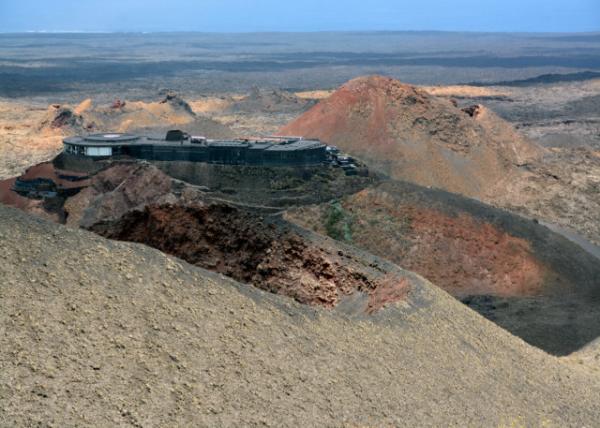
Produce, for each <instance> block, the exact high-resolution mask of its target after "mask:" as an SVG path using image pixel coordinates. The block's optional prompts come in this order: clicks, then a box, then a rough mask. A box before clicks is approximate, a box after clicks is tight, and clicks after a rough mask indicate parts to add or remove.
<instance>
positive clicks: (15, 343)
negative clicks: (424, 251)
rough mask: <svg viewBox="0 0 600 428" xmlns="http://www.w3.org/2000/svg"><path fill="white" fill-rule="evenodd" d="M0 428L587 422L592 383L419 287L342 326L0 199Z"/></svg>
mask: <svg viewBox="0 0 600 428" xmlns="http://www.w3.org/2000/svg"><path fill="white" fill-rule="evenodd" d="M0 254H1V256H2V257H0V271H1V272H2V277H3V283H2V288H1V289H0V290H1V294H0V305H1V307H0V309H1V310H0V325H1V326H2V330H1V331H2V334H1V335H0V367H1V370H0V391H1V393H0V415H1V416H0V422H1V423H2V424H3V425H12V426H14V425H18V426H23V425H34V424H37V423H39V424H42V425H43V424H53V425H60V426H73V425H78V426H82V425H88V426H89V425H94V426H98V425H104V426H107V425H135V426H146V425H152V426H173V425H204V426H239V425H240V424H245V425H258V424H266V425H277V426H298V425H304V426H308V425H312V426H314V425H321V426H322V425H328V426H333V425H343V424H349V425H413V426H415V425H419V426H427V425H435V426H440V425H445V426H448V425H461V426H464V425H479V426H481V425H485V426H492V425H510V424H516V423H518V424H525V425H541V424H546V425H548V426H553V425H555V426H581V425H590V426H591V425H593V424H595V423H596V421H597V416H598V414H600V404H599V403H598V401H597V399H596V397H597V396H598V394H600V377H598V376H596V375H591V374H590V373H587V372H585V371H584V369H583V368H581V367H577V366H572V365H569V364H566V363H563V362H562V361H560V360H559V359H556V358H553V357H550V356H548V355H546V354H544V353H543V352H541V351H539V350H537V349H534V348H531V347H529V346H527V345H526V344H525V343H523V342H522V341H520V340H519V339H516V338H514V337H513V336H511V335H509V334H508V333H506V332H505V331H503V330H501V329H499V328H497V327H496V326H494V325H493V324H492V323H490V322H487V321H486V320H484V319H483V318H481V317H479V316H477V315H476V314H475V313H474V312H472V311H470V310H469V309H468V308H466V307H464V306H463V305H461V304H460V303H458V302H456V301H455V300H454V299H452V298H451V297H450V296H448V295H446V294H445V293H444V292H442V291H440V290H438V289H436V288H435V287H433V286H431V285H430V284H429V283H427V282H425V281H421V285H422V289H423V296H422V298H425V299H426V300H427V301H429V304H427V305H421V306H420V307H415V306H412V308H411V307H409V306H407V305H404V306H396V307H392V308H389V309H386V310H383V311H381V312H379V313H378V314H376V315H375V316H374V317H372V318H363V319H358V320H357V319H349V318H347V317H345V316H343V315H340V314H338V313H335V312H330V311H326V310H319V309H311V308H309V307H306V306H302V305H300V304H297V303H294V302H293V301H291V300H289V299H285V298H281V297H277V296H273V295H270V294H267V293H263V292H260V291H259V290H256V289H253V288H250V287H244V286H241V285H239V284H237V283H234V282H233V281H231V280H227V279H225V278H223V277H220V276H215V275H214V274H210V273H208V272H207V271H205V270H202V269H200V268H196V267H193V266H190V265H187V264H185V263H183V262H180V261H178V260H176V259H173V258H169V257H167V256H165V255H163V254H162V253H160V252H158V251H156V250H152V249H150V248H147V247H143V246H139V245H132V244H124V243H117V242H112V241H108V240H105V239H103V238H100V237H98V236H95V235H93V234H90V233H88V232H84V231H81V230H70V229H67V228H64V227H62V226H57V225H54V224H51V223H48V222H44V221H42V220H35V219H33V218H31V217H28V216H26V215H25V214H22V213H20V212H18V211H16V210H13V209H9V208H5V207H1V206H0Z"/></svg>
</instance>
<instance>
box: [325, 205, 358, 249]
mask: <svg viewBox="0 0 600 428" xmlns="http://www.w3.org/2000/svg"><path fill="white" fill-rule="evenodd" d="M353 223H354V216H353V215H352V214H350V213H348V212H347V211H346V210H345V209H344V207H343V206H342V204H341V203H340V201H333V202H331V204H330V205H329V207H328V208H327V210H326V211H325V215H324V220H323V224H324V225H325V230H326V231H327V235H328V236H329V237H331V238H333V239H336V240H338V241H344V242H352V224H353Z"/></svg>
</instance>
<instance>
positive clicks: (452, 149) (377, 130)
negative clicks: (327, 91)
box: [280, 76, 542, 197]
mask: <svg viewBox="0 0 600 428" xmlns="http://www.w3.org/2000/svg"><path fill="white" fill-rule="evenodd" d="M280 132H281V134H285V135H304V136H306V137H314V138H320V139H321V140H323V141H325V142H327V143H329V144H334V145H337V146H338V147H340V148H341V149H342V150H344V151H347V152H349V153H351V154H354V155H356V156H359V157H361V158H362V159H364V160H365V161H367V162H369V163H370V164H371V165H373V166H375V167H377V168H379V169H382V170H383V171H385V172H386V173H388V174H389V175H391V176H392V177H393V178H398V179H404V180H408V181H412V182H415V183H417V184H421V185H425V186H434V187H438V188H442V189H446V190H449V191H452V192H456V193H462V194H465V195H468V196H473V197H482V196H483V195H485V194H487V193H489V192H490V189H492V188H493V187H494V186H495V185H496V184H497V183H498V182H499V181H502V180H505V179H507V178H508V177H511V176H515V175H517V174H519V171H518V166H519V165H522V164H525V163H527V162H528V161H530V160H531V159H535V158H537V157H539V156H540V155H541V153H542V149H541V148H540V147H538V146H537V145H536V144H535V143H533V142H531V141H528V140H526V139H525V138H524V137H522V136H521V135H519V134H518V133H517V132H516V131H515V130H514V129H513V128H512V126H511V125H509V124H508V123H507V122H505V121H503V120H502V119H500V118H499V117H497V116H496V115H495V114H494V113H492V112H491V111H490V110H488V109H486V108H485V107H483V106H473V107H471V108H468V109H460V108H458V107H457V106H456V105H455V104H453V103H452V102H451V101H450V100H448V99H443V98H437V97H434V96H432V95H429V94H428V93H427V92H426V91H424V90H422V89H418V88H416V87H414V86H410V85H405V84H402V83H401V82H399V81H397V80H394V79H391V78H386V77H380V76H370V77H361V78H357V79H354V80H351V81H350V82H348V83H346V84H344V85H343V86H342V87H341V88H340V89H338V90H337V91H336V92H335V93H333V95H331V97H329V98H327V99H325V100H323V101H321V102H320V103H319V104H317V105H316V106H314V107H313V108H312V109H310V110H309V111H308V112H306V113H305V114H303V115H302V116H300V117H299V118H298V119H296V120H295V121H293V122H291V123H290V124H288V125H287V126H285V127H284V128H283V129H282V130H281V131H280Z"/></svg>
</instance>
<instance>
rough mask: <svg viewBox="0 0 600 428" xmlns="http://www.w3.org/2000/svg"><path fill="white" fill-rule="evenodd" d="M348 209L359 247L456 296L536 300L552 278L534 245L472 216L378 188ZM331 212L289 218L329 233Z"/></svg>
mask: <svg viewBox="0 0 600 428" xmlns="http://www.w3.org/2000/svg"><path fill="white" fill-rule="evenodd" d="M342 206H343V208H344V210H345V211H346V213H347V214H346V215H347V216H348V217H349V218H351V220H350V221H351V222H352V226H351V227H352V241H353V243H354V244H355V245H358V246H359V247H361V248H364V249H365V250H367V251H369V252H371V253H373V254H376V255H378V256H380V257H385V258H387V259H388V260H390V261H392V262H394V263H397V264H398V265H399V266H401V267H403V268H405V269H408V270H411V271H414V272H417V273H419V274H420V275H423V276H424V277H426V278H427V279H429V280H430V281H431V282H433V283H434V284H436V285H438V286H440V287H442V288H443V289H445V290H447V291H448V292H450V293H451V294H453V295H455V296H458V297H463V296H466V295H495V296H503V297H510V296H512V297H515V296H532V295H536V294H538V293H540V292H541V291H542V289H543V287H544V286H545V284H546V283H547V281H548V279H549V278H550V270H549V269H548V268H547V267H546V265H545V263H544V262H542V261H540V259H539V258H538V257H537V256H536V255H535V254H534V252H533V251H532V249H531V246H530V243H529V242H528V241H526V240H525V239H522V238H518V237H515V236H512V235H510V234H509V233H507V232H505V231H503V230H500V229H499V228H498V227H496V226H494V225H492V224H490V223H486V222H484V221H481V220H479V219H476V218H475V217H473V216H470V215H468V214H467V213H464V212H463V213H458V214H449V213H445V212H442V211H440V210H438V209H434V208H431V207H427V206H425V205H419V204H415V203H401V202H399V201H398V200H397V199H395V198H393V197H390V195H389V194H387V193H385V192H378V191H377V190H374V189H367V190H364V191H362V192H359V193H357V194H355V195H353V196H350V197H348V198H346V199H345V200H344V201H343V202H342ZM326 209H327V207H326V206H321V207H319V208H315V207H313V208H306V209H302V208H300V209H297V210H295V211H293V212H292V213H291V214H288V215H289V217H290V218H291V219H292V220H293V221H296V222H297V223H298V224H300V225H303V226H306V227H309V228H312V229H314V230H316V231H318V232H320V233H327V232H326V230H325V227H324V226H323V224H324V220H323V219H324V217H326V215H327V214H326V211H325V210H326Z"/></svg>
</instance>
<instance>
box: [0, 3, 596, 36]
mask: <svg viewBox="0 0 600 428" xmlns="http://www.w3.org/2000/svg"><path fill="white" fill-rule="evenodd" d="M371 30H374V31H379V30H384V31H412V30H439V31H489V32H504V31H510V32H513V31H517V32H591V31H600V0H410V1H408V0H345V1H341V0H253V1H252V0H166V1H165V0H0V32H22V31H136V32H137V31H202V32H252V31H371Z"/></svg>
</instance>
